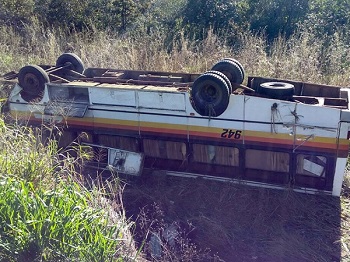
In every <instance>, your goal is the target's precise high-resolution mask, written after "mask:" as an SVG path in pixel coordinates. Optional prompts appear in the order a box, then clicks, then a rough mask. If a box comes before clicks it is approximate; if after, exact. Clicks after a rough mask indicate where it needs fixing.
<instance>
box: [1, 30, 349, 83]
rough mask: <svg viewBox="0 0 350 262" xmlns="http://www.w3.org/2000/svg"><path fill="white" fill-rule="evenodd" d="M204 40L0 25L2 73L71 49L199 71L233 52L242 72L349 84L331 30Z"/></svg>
mask: <svg viewBox="0 0 350 262" xmlns="http://www.w3.org/2000/svg"><path fill="white" fill-rule="evenodd" d="M207 35H208V36H207V38H206V39H204V40H203V41H195V40H192V39H188V38H186V37H185V36H184V35H183V34H182V33H181V32H180V33H179V34H178V35H177V36H176V37H175V38H174V39H173V40H171V41H169V39H168V36H167V34H166V32H162V31H157V32H154V33H151V34H147V33H146V32H144V33H142V32H138V33H134V34H125V35H116V34H113V33H110V32H101V31H97V30H94V29H92V30H90V31H86V32H68V30H66V29H64V28H63V29H62V28H48V29H47V28H46V29H44V28H43V27H42V26H40V24H36V25H33V26H31V27H29V26H28V27H25V29H24V30H22V31H21V32H20V33H19V32H16V31H15V30H13V29H12V28H9V27H4V26H3V27H0V73H1V74H3V73H6V72H8V71H11V70H14V69H15V70H18V69H19V68H21V67H22V66H24V65H26V64H38V63H46V64H54V63H55V60H56V58H57V57H58V56H59V55H60V54H61V53H63V52H74V53H76V54H78V55H79V56H80V57H81V58H82V60H83V61H84V63H85V65H86V66H92V67H109V68H120V69H147V70H159V71H178V72H179V71H186V72H196V73H201V72H204V71H206V70H208V69H210V68H211V67H212V66H213V64H215V62H217V61H218V60H220V59H221V58H224V57H234V58H236V59H237V60H239V61H240V62H241V63H242V64H243V66H244V67H245V70H246V75H261V76H267V77H277V78H289V79H294V80H302V81H310V82H316V83H323V84H333V85H340V86H349V85H350V84H349V83H350V79H349V77H348V75H350V74H349V73H350V69H349V61H350V47H349V46H347V45H345V44H344V43H343V42H342V41H341V40H340V39H341V38H340V37H338V36H337V35H335V36H334V37H333V39H332V40H331V41H330V42H329V40H327V41H328V42H327V43H326V42H325V41H326V40H324V39H317V38H316V37H315V36H314V35H313V34H311V33H309V32H306V31H302V32H298V33H296V34H294V35H293V36H292V37H291V38H290V39H288V40H286V39H285V38H284V37H283V36H280V37H278V38H277V39H275V41H273V42H272V43H270V44H269V43H267V41H266V37H265V36H264V35H256V34H255V35H254V34H251V33H249V32H247V33H242V34H241V35H239V36H238V37H237V38H238V39H239V43H241V45H240V46H239V47H238V48H235V49H233V48H232V47H230V46H228V45H227V44H226V43H225V41H223V40H222V38H220V37H218V36H217V35H215V34H214V33H213V32H212V31H209V32H208V34H207Z"/></svg>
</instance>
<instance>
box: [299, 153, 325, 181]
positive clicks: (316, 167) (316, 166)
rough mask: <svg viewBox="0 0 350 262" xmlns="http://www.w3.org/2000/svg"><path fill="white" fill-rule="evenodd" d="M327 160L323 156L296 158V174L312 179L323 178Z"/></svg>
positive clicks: (301, 155)
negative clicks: (311, 177)
mask: <svg viewBox="0 0 350 262" xmlns="http://www.w3.org/2000/svg"><path fill="white" fill-rule="evenodd" d="M326 166H327V158H326V157H324V156H315V155H303V154H299V155H298V156H297V174H299V175H305V176H313V177H325V173H326Z"/></svg>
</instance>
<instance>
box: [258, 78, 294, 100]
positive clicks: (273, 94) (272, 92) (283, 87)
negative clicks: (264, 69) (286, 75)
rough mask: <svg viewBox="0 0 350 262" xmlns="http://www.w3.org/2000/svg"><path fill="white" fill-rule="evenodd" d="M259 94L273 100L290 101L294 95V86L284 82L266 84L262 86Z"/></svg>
mask: <svg viewBox="0 0 350 262" xmlns="http://www.w3.org/2000/svg"><path fill="white" fill-rule="evenodd" d="M258 93H259V94H261V95H265V96H268V97H269V98H273V99H282V100H288V99H291V98H292V97H293V95H294V85H292V84H288V83H284V82H266V83H262V84H260V86H259V89H258Z"/></svg>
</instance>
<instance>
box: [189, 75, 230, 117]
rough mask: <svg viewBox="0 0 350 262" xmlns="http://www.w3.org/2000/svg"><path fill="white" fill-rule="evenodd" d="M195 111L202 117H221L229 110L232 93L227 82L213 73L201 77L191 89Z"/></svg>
mask: <svg viewBox="0 0 350 262" xmlns="http://www.w3.org/2000/svg"><path fill="white" fill-rule="evenodd" d="M191 97H192V104H193V108H194V110H196V112H197V113H198V114H200V115H202V116H220V115H221V114H222V113H223V112H225V110H226V109H227V106H228V103H229V99H230V93H229V88H228V86H227V84H226V82H225V80H224V79H223V78H222V77H221V76H219V75H217V74H213V73H205V74H203V75H201V76H199V77H198V78H197V79H196V80H195V81H194V83H193V85H192V88H191Z"/></svg>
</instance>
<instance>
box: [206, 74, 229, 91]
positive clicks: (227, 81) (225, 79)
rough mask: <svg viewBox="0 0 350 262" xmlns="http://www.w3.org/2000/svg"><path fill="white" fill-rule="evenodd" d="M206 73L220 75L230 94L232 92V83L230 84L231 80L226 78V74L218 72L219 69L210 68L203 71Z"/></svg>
mask: <svg viewBox="0 0 350 262" xmlns="http://www.w3.org/2000/svg"><path fill="white" fill-rule="evenodd" d="M208 73H211V74H214V75H218V76H220V77H221V78H222V79H224V81H225V83H226V85H227V87H228V90H229V92H230V94H231V93H232V85H231V82H230V80H229V79H228V78H227V76H225V75H224V74H223V73H221V72H219V71H215V70H210V71H207V72H205V74H208Z"/></svg>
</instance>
